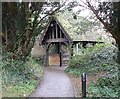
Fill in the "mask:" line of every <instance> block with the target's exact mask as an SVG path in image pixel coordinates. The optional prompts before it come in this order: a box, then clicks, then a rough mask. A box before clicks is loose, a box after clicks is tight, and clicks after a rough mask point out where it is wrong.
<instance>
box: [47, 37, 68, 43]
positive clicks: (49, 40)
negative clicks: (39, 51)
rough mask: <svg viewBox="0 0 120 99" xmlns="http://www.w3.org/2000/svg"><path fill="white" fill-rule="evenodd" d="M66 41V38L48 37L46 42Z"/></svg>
mask: <svg viewBox="0 0 120 99" xmlns="http://www.w3.org/2000/svg"><path fill="white" fill-rule="evenodd" d="M65 41H68V40H67V39H65V38H57V39H48V40H46V43H49V42H65Z"/></svg>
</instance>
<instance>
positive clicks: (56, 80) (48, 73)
mask: <svg viewBox="0 0 120 99" xmlns="http://www.w3.org/2000/svg"><path fill="white" fill-rule="evenodd" d="M30 97H75V93H74V88H73V86H72V84H71V81H70V79H69V77H68V76H67V75H66V74H65V73H64V69H63V68H62V69H61V67H57V68H56V67H55V68H54V67H45V68H44V77H43V80H42V81H41V83H40V85H38V87H37V88H36V90H35V92H34V93H33V94H32V95H31V96H30Z"/></svg>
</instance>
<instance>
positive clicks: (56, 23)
mask: <svg viewBox="0 0 120 99" xmlns="http://www.w3.org/2000/svg"><path fill="white" fill-rule="evenodd" d="M55 29H56V38H58V28H57V23H56V24H55Z"/></svg>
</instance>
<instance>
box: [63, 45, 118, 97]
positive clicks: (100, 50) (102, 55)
mask: <svg viewBox="0 0 120 99" xmlns="http://www.w3.org/2000/svg"><path fill="white" fill-rule="evenodd" d="M116 53H117V48H116V47H115V46H113V45H107V44H96V45H95V46H92V47H89V48H86V49H84V48H82V49H80V51H79V54H78V55H75V56H73V57H72V58H71V59H70V61H69V67H68V68H66V70H65V71H66V72H68V73H70V74H72V75H74V76H75V77H79V76H80V75H81V74H82V73H83V72H85V73H87V75H93V76H94V75H97V74H98V73H102V72H103V73H105V74H104V75H103V76H101V77H100V75H97V76H98V77H97V79H96V83H91V84H90V86H89V87H88V94H89V96H99V97H101V96H110V97H117V96H118V90H119V85H118V67H119V66H120V65H119V64H117V63H116V61H115V59H116ZM108 90H109V91H108Z"/></svg>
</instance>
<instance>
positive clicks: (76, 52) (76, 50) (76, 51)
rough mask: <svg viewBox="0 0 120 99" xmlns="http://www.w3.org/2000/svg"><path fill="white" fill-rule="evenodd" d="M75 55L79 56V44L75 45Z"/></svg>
mask: <svg viewBox="0 0 120 99" xmlns="http://www.w3.org/2000/svg"><path fill="white" fill-rule="evenodd" d="M75 54H76V55H77V54H78V44H75Z"/></svg>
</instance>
